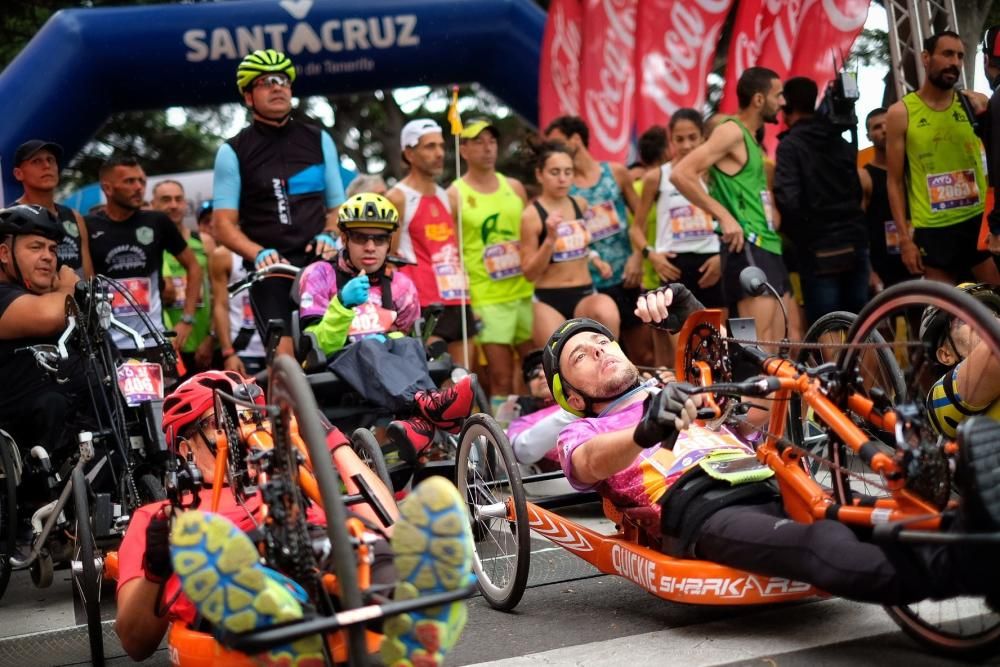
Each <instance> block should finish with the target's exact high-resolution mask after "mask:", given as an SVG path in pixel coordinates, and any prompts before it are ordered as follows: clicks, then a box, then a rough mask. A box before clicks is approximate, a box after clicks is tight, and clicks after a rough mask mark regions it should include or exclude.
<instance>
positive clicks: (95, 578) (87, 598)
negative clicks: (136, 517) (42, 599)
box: [72, 467, 104, 665]
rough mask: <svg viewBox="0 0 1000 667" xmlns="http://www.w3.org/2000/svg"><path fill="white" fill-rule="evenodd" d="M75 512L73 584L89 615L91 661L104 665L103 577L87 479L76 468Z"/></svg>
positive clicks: (74, 484)
mask: <svg viewBox="0 0 1000 667" xmlns="http://www.w3.org/2000/svg"><path fill="white" fill-rule="evenodd" d="M72 483H73V511H74V513H75V514H76V559H75V560H74V562H73V580H74V581H75V582H76V587H77V590H78V591H79V593H80V599H81V601H82V602H83V608H84V611H86V613H87V636H88V637H89V639H90V661H91V663H92V664H94V665H103V664H104V637H103V636H102V633H101V574H102V569H103V568H102V567H100V566H99V565H98V563H97V557H98V552H97V546H96V545H95V543H94V533H93V529H92V528H91V525H90V503H89V502H88V499H87V479H86V478H85V477H84V475H83V469H82V468H79V467H77V468H74V469H73V476H72Z"/></svg>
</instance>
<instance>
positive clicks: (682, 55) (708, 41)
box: [642, 0, 732, 115]
mask: <svg viewBox="0 0 1000 667" xmlns="http://www.w3.org/2000/svg"><path fill="white" fill-rule="evenodd" d="M731 4H732V0H695V1H694V2H689V3H682V2H674V3H673V4H672V5H671V7H670V20H669V22H668V23H667V25H668V26H669V27H668V29H667V30H666V31H665V32H664V34H663V39H662V41H661V44H660V45H659V47H658V48H653V49H650V51H649V52H648V53H646V54H645V55H644V56H643V58H642V96H643V98H644V99H646V100H648V101H651V102H653V103H654V104H655V105H656V106H657V107H658V108H659V109H660V110H661V111H662V112H663V113H665V114H667V115H670V114H672V113H673V112H674V111H676V110H677V109H679V108H680V107H684V106H698V105H700V104H701V103H702V102H704V97H705V80H706V76H707V74H708V66H709V64H710V62H711V59H712V56H713V55H714V53H715V49H716V46H717V44H716V38H717V37H718V34H719V30H720V29H721V28H722V21H723V19H724V18H725V16H726V13H727V12H728V11H729V6H730V5H731Z"/></svg>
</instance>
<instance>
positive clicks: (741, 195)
mask: <svg viewBox="0 0 1000 667" xmlns="http://www.w3.org/2000/svg"><path fill="white" fill-rule="evenodd" d="M725 122H727V123H729V122H732V123H736V124H737V125H739V126H740V129H741V130H742V131H743V142H744V143H745V144H746V147H747V162H746V164H745V165H743V168H742V169H740V170H739V171H738V172H736V174H734V175H732V176H730V175H729V174H726V173H724V172H722V171H721V170H719V169H718V168H717V167H715V166H714V165H713V166H712V167H711V168H710V169H709V171H708V174H709V187H708V192H709V194H710V195H712V197H713V198H714V199H715V200H716V201H718V202H719V203H720V204H722V205H723V206H725V207H726V210H727V211H729V212H730V213H731V214H732V216H733V217H734V218H736V221H737V222H739V223H740V227H742V228H743V234H744V235H745V237H746V242H747V243H752V244H754V245H755V246H757V247H759V248H762V249H764V250H766V251H768V252H770V253H774V254H775V255H780V254H781V237H780V236H778V232H776V231H775V230H774V213H773V211H774V208H773V206H772V204H771V191H770V190H768V189H767V174H766V173H765V172H764V154H763V152H761V150H760V146H758V145H757V140H756V139H754V137H753V135H752V134H750V131H749V130H747V128H746V127H744V126H743V123H741V122H740V121H739V120H738V119H736V118H730V119H728V120H726V121H725Z"/></svg>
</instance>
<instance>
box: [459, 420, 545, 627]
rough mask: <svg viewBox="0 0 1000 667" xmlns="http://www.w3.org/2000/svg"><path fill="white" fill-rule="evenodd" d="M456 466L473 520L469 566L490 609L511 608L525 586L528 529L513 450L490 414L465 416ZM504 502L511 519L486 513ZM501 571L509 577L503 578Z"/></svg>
mask: <svg viewBox="0 0 1000 667" xmlns="http://www.w3.org/2000/svg"><path fill="white" fill-rule="evenodd" d="M501 465H502V468H501ZM455 468H456V470H457V480H456V486H457V487H458V491H459V493H461V494H462V497H464V498H465V499H466V503H467V504H468V506H469V516H470V517H471V519H472V522H473V531H472V532H473V536H474V537H475V540H476V541H475V548H474V549H473V569H474V570H475V573H476V580H477V582H478V584H479V590H480V592H482V594H483V597H484V598H485V599H486V601H487V602H488V603H489V604H490V606H491V607H493V608H494V609H499V610H501V611H510V610H512V609H513V608H514V607H516V606H517V603H518V602H520V601H521V597H522V596H523V595H524V591H525V588H526V587H527V584H528V571H529V568H530V566H531V560H530V558H531V554H530V551H529V550H530V545H531V531H530V528H529V526H528V509H527V504H526V500H525V495H524V487H523V486H522V485H521V474H520V472H519V470H518V467H517V461H516V460H515V458H514V451H513V450H512V449H511V446H510V442H509V441H508V440H507V436H506V435H505V434H504V432H503V429H501V428H500V425H499V424H497V423H496V421H495V420H494V419H493V418H492V417H490V416H489V415H486V414H476V415H473V416H472V417H470V418H469V419H468V420H466V422H465V425H464V426H463V428H462V433H461V436H460V439H459V445H458V457H457V459H456V465H455ZM498 496H500V497H498ZM508 501H509V502H512V503H513V506H514V515H515V521H508V520H507V519H505V518H497V517H484V515H483V511H482V510H483V509H484V508H485V507H487V506H496V505H498V504H499V503H501V502H503V503H506V502H508ZM506 530H509V531H510V537H509V538H508V537H507V536H506V532H505V531H506ZM498 536H499V538H500V539H498ZM501 542H503V544H501ZM507 546H509V547H510V549H509V552H508V550H507ZM501 570H502V571H501ZM501 574H502V575H508V574H509V575H510V576H504V578H503V579H502V580H501V579H500V576H499V575H501Z"/></svg>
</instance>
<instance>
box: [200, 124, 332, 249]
mask: <svg viewBox="0 0 1000 667" xmlns="http://www.w3.org/2000/svg"><path fill="white" fill-rule="evenodd" d="M213 187H214V200H215V209H216V210H219V209H238V210H239V213H240V217H239V222H240V228H241V230H242V231H243V233H244V234H246V235H247V237H248V238H249V239H250V240H251V241H253V242H255V243H259V244H260V245H262V246H264V247H265V248H274V249H275V250H277V251H278V252H279V253H281V254H282V255H283V256H284V257H285V258H286V259H288V260H289V261H290V262H292V263H293V264H295V265H297V266H303V265H305V264H306V262H307V261H308V259H309V258H307V256H306V252H305V247H306V245H308V244H309V242H310V241H312V239H313V237H314V236H316V234H319V233H320V232H321V231H323V228H324V227H325V225H326V212H327V209H330V208H333V207H335V206H339V205H340V204H341V203H342V202H343V201H344V198H345V197H344V185H343V182H342V181H341V178H340V161H339V159H338V157H337V149H336V147H335V146H334V145H333V140H332V139H331V138H330V135H329V134H327V133H326V132H325V131H324V130H322V129H320V128H318V127H314V126H312V125H307V124H305V123H300V122H297V121H295V120H289V121H288V122H287V123H286V124H285V125H283V126H281V127H275V126H273V125H267V124H265V123H259V122H255V123H253V124H251V125H250V126H249V127H247V128H246V129H244V130H243V131H241V132H240V133H239V134H237V135H236V136H235V137H233V138H232V139H230V140H229V141H227V142H226V143H224V144H223V145H222V146H221V147H220V148H219V152H218V153H217V154H216V156H215V183H214V186H213Z"/></svg>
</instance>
